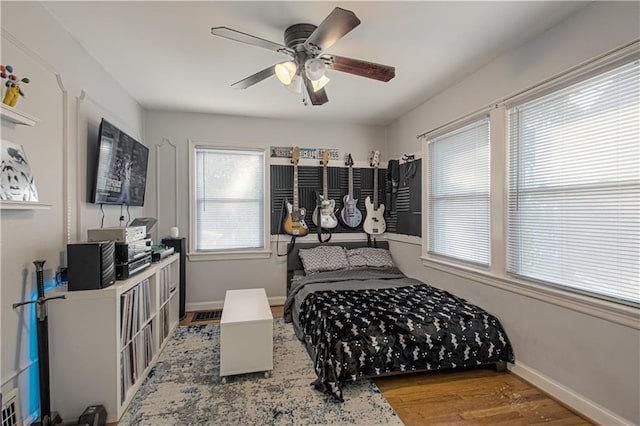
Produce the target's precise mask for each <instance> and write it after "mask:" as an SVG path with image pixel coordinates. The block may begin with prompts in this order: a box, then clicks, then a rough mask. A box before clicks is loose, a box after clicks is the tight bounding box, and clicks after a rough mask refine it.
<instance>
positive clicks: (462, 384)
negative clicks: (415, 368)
mask: <svg viewBox="0 0 640 426" xmlns="http://www.w3.org/2000/svg"><path fill="white" fill-rule="evenodd" d="M283 310H284V308H283V306H272V307H271V311H272V312H273V317H274V318H280V317H282V316H283ZM192 317H193V313H192V312H187V316H186V318H185V319H184V320H183V321H181V322H180V325H190V324H208V323H216V322H219V321H216V320H213V321H197V322H192V321H191V318H192ZM374 381H375V383H376V385H377V386H378V388H379V389H380V391H381V392H382V394H383V395H384V397H385V398H386V399H387V401H389V404H391V406H392V407H393V409H394V410H395V411H396V413H398V416H400V419H402V421H403V422H404V424H405V425H406V426H423V425H505V426H506V425H509V426H512V425H513V426H518V425H538V424H545V425H554V426H556V425H592V424H593V423H591V422H589V421H588V420H585V419H584V418H582V417H580V416H579V415H577V414H576V413H574V412H572V411H571V410H569V409H568V408H566V407H564V406H563V405H562V404H560V403H559V402H557V401H556V400H554V399H553V398H551V397H549V396H548V395H546V394H545V393H544V392H542V391H541V390H539V389H537V388H536V387H534V386H532V385H531V384H529V383H527V382H525V381H524V380H522V379H520V378H519V377H518V376H516V375H514V374H510V373H496V371H495V370H493V369H489V368H487V369H471V370H456V371H442V372H426V373H416V374H405V375H400V376H390V377H382V378H378V379H375V380H374Z"/></svg>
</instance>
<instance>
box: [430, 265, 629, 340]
mask: <svg viewBox="0 0 640 426" xmlns="http://www.w3.org/2000/svg"><path fill="white" fill-rule="evenodd" d="M420 258H421V259H422V264H423V265H424V266H426V267H429V268H433V269H437V270H439V271H443V272H447V273H450V274H452V275H456V276H458V277H461V278H465V279H468V280H472V281H476V282H478V283H480V284H484V285H489V286H492V287H496V288H499V289H501V290H505V291H509V292H512V293H516V294H520V295H523V296H527V297H531V298H534V299H537V300H540V301H543V302H547V303H551V304H554V305H557V306H561V307H563V308H567V309H571V310H573V311H576V312H580V313H583V314H586V315H590V316H594V317H597V318H601V319H604V320H607V321H610V322H613V323H616V324H620V325H623V326H625V327H630V328H633V329H636V330H640V309H638V308H635V307H632V306H626V305H621V304H617V303H613V302H608V301H605V300H600V299H597V298H594V297H589V296H585V295H581V294H576V293H572V292H568V291H563V290H560V289H556V288H553V287H547V286H544V285H541V284H535V283H532V282H528V281H524V280H519V279H515V278H505V277H497V276H495V275H491V274H490V273H489V272H483V271H478V270H475V269H472V268H469V267H464V266H460V265H454V264H451V263H448V262H444V261H442V260H440V259H434V258H431V257H425V256H421V257H420Z"/></svg>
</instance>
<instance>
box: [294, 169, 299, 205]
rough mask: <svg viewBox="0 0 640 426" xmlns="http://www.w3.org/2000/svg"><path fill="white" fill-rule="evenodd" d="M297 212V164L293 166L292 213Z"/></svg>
mask: <svg viewBox="0 0 640 426" xmlns="http://www.w3.org/2000/svg"><path fill="white" fill-rule="evenodd" d="M297 210H298V164H297V163H296V164H294V165H293V211H297Z"/></svg>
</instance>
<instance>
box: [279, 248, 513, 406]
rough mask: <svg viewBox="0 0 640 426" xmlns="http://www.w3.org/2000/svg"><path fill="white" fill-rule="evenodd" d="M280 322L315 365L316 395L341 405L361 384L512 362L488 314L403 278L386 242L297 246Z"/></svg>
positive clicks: (504, 337)
mask: <svg viewBox="0 0 640 426" xmlns="http://www.w3.org/2000/svg"><path fill="white" fill-rule="evenodd" d="M287 272H288V274H287V277H288V282H287V299H286V302H285V307H284V316H285V321H286V322H291V323H293V328H294V331H295V334H296V336H297V337H298V339H300V340H301V341H303V342H304V344H305V346H306V349H307V352H308V353H309V356H310V357H311V360H312V362H313V364H314V369H315V373H316V375H317V379H316V380H315V381H314V382H313V385H314V386H315V387H316V389H318V390H321V391H323V392H326V393H329V394H331V395H332V396H334V397H335V398H336V399H338V400H340V401H343V394H342V388H343V386H344V385H345V384H347V383H348V382H351V381H356V380H358V379H360V378H363V377H376V376H382V375H389V374H399V373H408V372H418V371H426V370H443V369H451V368H467V367H475V366H486V365H495V367H496V369H497V370H498V371H505V370H506V363H507V362H513V361H514V353H513V350H512V347H511V344H510V343H509V340H508V338H507V335H506V333H505V331H504V329H503V327H502V325H501V324H500V322H499V321H498V319H497V318H495V317H494V316H493V315H491V314H489V313H487V312H486V311H484V310H483V309H481V308H480V307H478V306H475V305H473V304H471V303H469V302H467V301H466V300H464V299H462V298H459V297H457V296H455V295H453V294H450V293H448V292H446V291H443V290H440V289H437V288H435V287H432V286H430V285H428V284H425V283H423V282H421V281H418V280H416V279H413V278H409V277H407V276H405V275H404V274H403V273H402V272H401V271H400V270H399V269H397V268H396V267H395V265H394V263H393V260H392V258H391V256H390V254H389V251H388V246H387V243H386V242H378V245H377V247H368V246H367V243H366V242H364V243H360V242H346V243H336V244H319V243H314V244H297V245H296V246H295V247H294V249H293V250H292V251H291V252H290V253H289V255H288V259H287Z"/></svg>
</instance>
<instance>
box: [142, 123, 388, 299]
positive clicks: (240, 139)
mask: <svg viewBox="0 0 640 426" xmlns="http://www.w3.org/2000/svg"><path fill="white" fill-rule="evenodd" d="M145 127H146V129H147V136H148V137H147V142H148V143H149V146H150V147H151V158H156V146H161V147H162V148H161V149H162V154H161V155H160V158H161V159H162V158H165V155H166V156H167V157H170V158H171V155H174V152H175V153H177V159H178V161H177V162H175V161H173V160H169V161H165V160H161V163H162V167H164V168H166V169H165V170H162V172H161V173H160V174H159V177H158V179H160V181H161V182H162V183H161V185H163V186H162V188H161V190H160V191H159V194H160V195H159V199H157V197H156V192H157V191H156V188H157V184H156V182H155V178H154V177H155V176H156V162H155V161H151V162H150V164H149V176H150V177H151V178H150V179H149V181H148V183H147V201H146V203H145V205H146V207H145V210H146V211H147V212H148V213H149V214H150V215H152V216H154V215H158V218H159V221H158V224H157V229H155V231H157V239H158V240H159V239H160V238H162V237H164V236H167V235H168V234H169V228H170V227H171V226H174V225H176V224H177V226H178V228H179V229H180V234H181V236H187V235H188V227H189V224H188V214H189V210H188V206H189V186H188V184H189V177H188V158H189V157H188V141H189V140H192V141H194V142H215V143H221V144H231V145H237V146H243V145H249V146H260V147H267V148H268V147H270V146H272V145H274V146H296V145H297V146H300V147H308V148H337V149H340V153H341V154H345V153H347V152H351V153H352V155H353V157H354V159H356V160H358V159H360V160H364V161H365V162H366V159H367V158H369V157H370V155H371V150H376V149H377V150H380V151H381V156H382V158H383V159H386V147H385V140H386V137H385V134H386V133H385V129H384V128H382V127H375V126H361V125H349V124H331V123H318V122H302V121H284V120H271V119H258V118H247V117H234V116H223V115H210V114H193V113H172V112H163V111H150V112H148V113H147V119H146V124H145ZM174 146H175V147H176V148H175V150H174V149H173V147H174ZM165 150H166V151H165ZM172 151H173V152H172ZM364 164H366V163H363V164H362V165H363V166H364ZM300 165H319V164H318V162H317V161H311V160H301V162H300ZM330 166H332V165H331V164H330ZM175 167H177V168H178V171H177V173H176V172H175V171H174V170H175ZM173 176H177V179H178V182H177V191H176V189H175V188H174V183H173V181H174V179H173ZM167 192H168V193H169V194H172V193H174V192H177V194H178V197H177V208H175V209H176V210H177V219H176V215H174V214H173V213H172V210H174V208H173V206H171V203H175V202H176V200H171V196H167V197H165V195H166V194H167ZM156 205H159V206H160V208H159V209H158V210H159V212H158V211H157V210H156V207H155V206H156ZM304 207H307V208H313V207H314V206H304ZM240 219H241V218H239V220H240ZM305 238H306V239H313V238H315V237H314V236H312V235H310V236H307V237H305ZM287 241H288V237H284V236H283V237H282V238H281V243H280V253H284V252H285V250H286V247H285V245H286V242H287ZM298 241H304V239H299V240H298ZM272 251H273V254H272V255H271V257H270V258H269V259H256V260H221V261H189V262H187V288H186V294H187V296H186V302H187V310H189V309H190V308H191V309H196V308H204V307H207V306H218V305H219V304H221V303H222V301H223V300H224V295H225V291H226V290H230V289H241V288H251V287H256V286H259V287H264V288H265V289H266V291H267V295H268V296H269V297H270V298H271V299H272V301H275V302H277V301H279V302H280V303H282V301H283V298H284V296H286V267H285V263H284V259H285V258H284V257H280V258H279V257H277V256H276V255H275V251H276V246H275V243H274V244H272Z"/></svg>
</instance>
